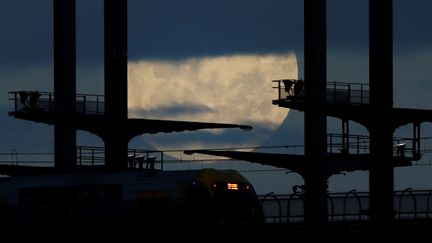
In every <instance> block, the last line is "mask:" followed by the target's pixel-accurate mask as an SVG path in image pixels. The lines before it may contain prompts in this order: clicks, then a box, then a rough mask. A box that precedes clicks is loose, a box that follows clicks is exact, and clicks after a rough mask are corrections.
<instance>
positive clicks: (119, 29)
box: [104, 0, 128, 168]
mask: <svg viewBox="0 0 432 243" xmlns="http://www.w3.org/2000/svg"><path fill="white" fill-rule="evenodd" d="M104 15H105V26H104V28H105V118H106V124H107V125H106V126H107V127H106V128H107V129H106V133H105V134H104V141H105V159H106V160H105V163H106V165H107V166H108V167H112V168H126V167H127V150H128V139H127V136H126V129H127V127H126V125H127V118H128V117H127V116H128V113H127V81H128V78H127V61H128V58H127V0H105V6H104Z"/></svg>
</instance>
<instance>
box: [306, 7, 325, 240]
mask: <svg viewBox="0 0 432 243" xmlns="http://www.w3.org/2000/svg"><path fill="white" fill-rule="evenodd" d="M304 26H305V29H304V62H305V64H304V68H305V105H306V109H305V156H306V158H307V160H308V163H309V165H308V166H310V168H311V169H310V170H309V171H308V172H307V173H305V175H303V176H304V180H305V224H306V225H305V226H306V231H307V234H308V235H314V237H316V236H318V235H323V234H325V232H326V231H327V179H328V178H327V170H326V167H327V166H326V162H325V161H324V160H323V158H324V157H325V155H326V153H327V139H326V134H327V121H326V116H325V114H324V113H323V109H322V105H323V104H325V102H326V82H327V72H326V69H327V65H326V0H305V1H304ZM316 233H318V235H317V234H316Z"/></svg>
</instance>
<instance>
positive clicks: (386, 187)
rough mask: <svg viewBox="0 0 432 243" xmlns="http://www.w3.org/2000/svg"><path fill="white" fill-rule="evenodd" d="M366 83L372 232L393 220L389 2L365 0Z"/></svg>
mask: <svg viewBox="0 0 432 243" xmlns="http://www.w3.org/2000/svg"><path fill="white" fill-rule="evenodd" d="M369 79H370V80H369V82H370V105H371V111H372V115H371V117H372V118H371V119H373V120H372V121H371V123H370V124H369V132H370V146H371V149H370V153H371V157H372V161H371V166H370V174H369V187H370V218H371V223H372V229H373V230H375V231H376V233H385V232H383V231H382V230H383V229H389V228H390V226H391V223H392V219H393V209H394V208H393V207H394V206H393V190H394V173H393V132H394V131H393V128H392V127H393V126H392V125H391V120H390V119H391V110H392V108H393V1H392V0H379V1H376V0H370V1H369Z"/></svg>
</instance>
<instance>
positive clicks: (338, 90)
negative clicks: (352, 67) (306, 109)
mask: <svg viewBox="0 0 432 243" xmlns="http://www.w3.org/2000/svg"><path fill="white" fill-rule="evenodd" d="M272 82H274V83H276V86H274V87H273V88H275V89H277V90H278V100H280V101H303V100H304V95H305V92H304V87H305V86H306V85H307V84H305V82H304V80H296V79H281V80H273V81H272ZM326 100H327V103H329V104H349V105H367V104H369V85H368V84H362V83H342V82H327V85H326Z"/></svg>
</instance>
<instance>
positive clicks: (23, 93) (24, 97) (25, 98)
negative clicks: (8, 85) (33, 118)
mask: <svg viewBox="0 0 432 243" xmlns="http://www.w3.org/2000/svg"><path fill="white" fill-rule="evenodd" d="M18 95H19V99H20V102H21V104H22V105H23V106H24V109H26V108H28V97H29V95H30V94H29V92H27V91H18Z"/></svg>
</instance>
